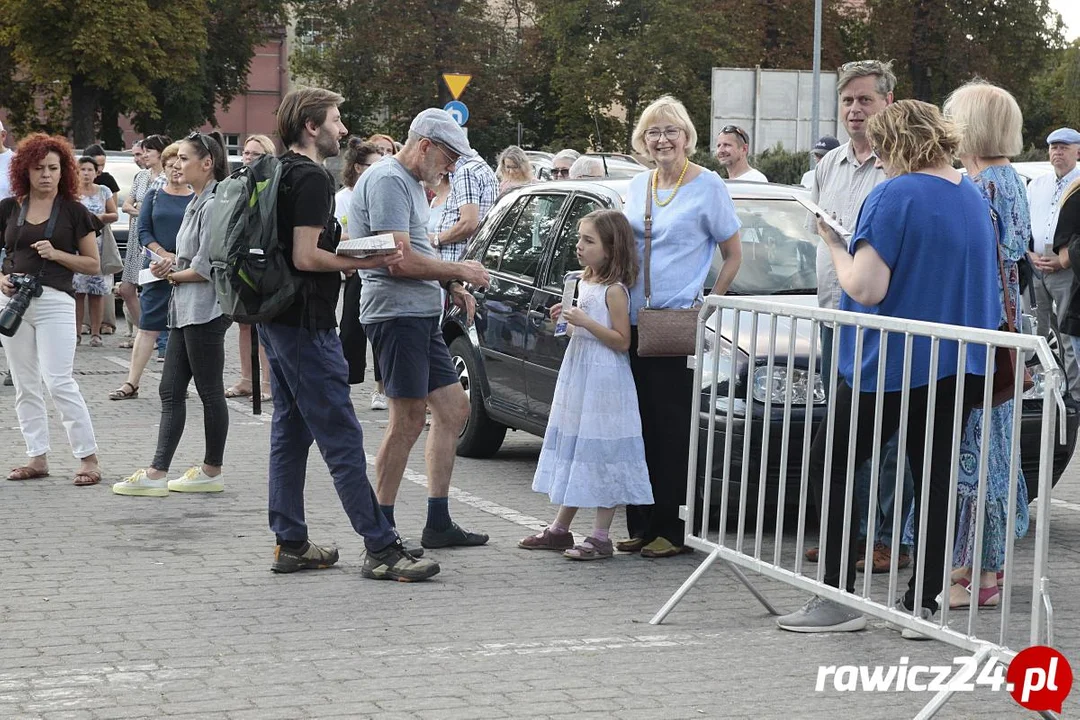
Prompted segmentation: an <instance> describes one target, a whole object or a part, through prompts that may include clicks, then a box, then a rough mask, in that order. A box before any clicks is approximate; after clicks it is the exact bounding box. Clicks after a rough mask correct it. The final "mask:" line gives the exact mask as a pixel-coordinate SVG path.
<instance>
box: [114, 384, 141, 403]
mask: <svg viewBox="0 0 1080 720" xmlns="http://www.w3.org/2000/svg"><path fill="white" fill-rule="evenodd" d="M124 388H131V391H130V392H129V391H127V390H125V389H124ZM138 397H139V388H138V387H136V386H134V385H132V384H131V383H129V382H125V383H124V384H123V385H121V386H120V387H118V388H116V389H115V390H113V391H112V392H111V393H109V399H110V400H135V399H137V398H138Z"/></svg>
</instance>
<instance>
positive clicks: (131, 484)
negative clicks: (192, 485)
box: [112, 470, 169, 497]
mask: <svg viewBox="0 0 1080 720" xmlns="http://www.w3.org/2000/svg"><path fill="white" fill-rule="evenodd" d="M112 491H113V492H114V493H116V494H117V495H133V496H135V497H165V496H166V495H168V494H169V481H168V479H166V478H164V477H162V478H160V479H158V480H153V479H151V478H150V477H148V476H147V474H146V470H136V471H135V474H134V475H132V476H131V477H128V478H125V479H124V480H121V481H120V482H118V483H113V486H112Z"/></svg>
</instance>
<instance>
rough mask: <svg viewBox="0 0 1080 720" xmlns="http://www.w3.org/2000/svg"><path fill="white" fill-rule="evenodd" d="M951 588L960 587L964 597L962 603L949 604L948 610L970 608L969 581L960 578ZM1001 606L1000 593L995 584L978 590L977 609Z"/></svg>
mask: <svg viewBox="0 0 1080 720" xmlns="http://www.w3.org/2000/svg"><path fill="white" fill-rule="evenodd" d="M953 587H960V588H963V589H964V590H965V591H966V597H965V598H964V600H963V601H962V602H956V603H954V602H950V603H949V607H950V608H966V607H970V606H971V581H970V580H968V579H967V578H960V579H959V580H957V581H956V582H955V583H953ZM1000 604H1001V591H1000V590H999V589H998V587H997V584H996V583H995V584H994V586H993V587H981V588H979V607H997V606H998V605H1000Z"/></svg>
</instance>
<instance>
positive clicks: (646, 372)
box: [616, 96, 742, 557]
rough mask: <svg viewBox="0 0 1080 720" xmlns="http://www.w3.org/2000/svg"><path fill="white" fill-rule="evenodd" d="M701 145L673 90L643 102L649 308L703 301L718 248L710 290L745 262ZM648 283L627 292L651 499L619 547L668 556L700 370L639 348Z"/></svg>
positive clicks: (635, 512)
mask: <svg viewBox="0 0 1080 720" xmlns="http://www.w3.org/2000/svg"><path fill="white" fill-rule="evenodd" d="M696 143H697V131H696V130H695V129H694V125H693V123H691V122H690V116H689V115H688V114H687V112H686V108H685V107H683V105H682V103H680V102H679V101H677V100H675V99H674V98H671V97H668V96H664V97H662V98H660V99H659V100H657V101H656V102H654V103H652V104H651V105H649V106H648V107H647V108H645V111H644V112H643V113H642V114H641V119H640V120H638V124H637V127H636V128H634V136H633V144H634V149H635V150H637V151H638V152H639V153H641V154H643V155H647V156H648V157H649V158H650V159H652V161H653V162H655V163H656V169H655V170H653V171H651V172H643V173H641V174H640V175H638V176H637V177H635V178H634V179H633V180H631V181H630V190H629V192H628V193H627V198H626V210H625V212H626V216H627V218H628V219H629V220H630V226H631V227H632V228H633V230H634V237H635V240H636V241H637V251H638V263H639V265H640V266H641V267H644V256H645V199H646V197H647V196H648V194H650V193H651V194H652V254H651V263H650V264H651V270H650V283H651V287H652V297H651V298H650V300H649V304H650V307H653V308H688V307H692V306H693V305H694V304H695V303H696V302H698V301H699V300H700V299H701V297H702V294H703V293H702V291H703V289H704V287H703V286H704V284H705V277H706V275H707V274H708V272H709V268H710V266H711V265H712V260H713V255H714V254H715V252H716V249H717V247H719V248H720V253H721V255H722V256H723V258H724V265H723V268H722V269H721V271H720V274H719V275H718V277H717V278H716V283H715V284H714V285H713V288H712V292H713V293H714V294H723V293H725V292H727V289H728V286H729V285H730V284H731V281H732V280H733V279H734V278H735V273H737V272H738V270H739V264H740V263H741V262H742V248H741V245H740V244H739V220H738V217H736V215H735V205H734V204H733V203H732V202H731V196H730V195H729V194H728V191H727V186H726V185H725V184H724V181H723V180H722V179H721V178H720V176H719V175H717V174H716V173H714V172H710V171H708V170H706V169H705V168H703V167H701V166H700V165H695V164H694V163H692V162H690V160H689V156H690V155H691V154H692V153H693V152H694V145H695V144H696ZM644 288H645V280H644V273H639V274H638V279H637V283H636V284H635V285H634V287H633V288H632V289H631V291H630V324H631V328H630V369H631V371H632V372H633V375H634V383H635V385H636V386H637V395H638V407H639V409H640V412H641V434H642V437H643V438H644V440H645V461H646V463H647V464H648V466H649V480H650V482H651V483H652V489H653V498H654V502H655V504H654V505H651V506H637V505H631V506H628V507H627V508H626V525H627V529H628V530H629V531H630V539H629V540H622V541H620V542H619V543H618V544H617V545H616V547H617V548H618V549H619V550H622V551H624V552H640V553H641V554H642V555H643V556H645V557H671V556H673V555H678V554H679V553H680V552H682V549H683V547H682V546H683V538H684V529H683V521H682V520H681V519H680V518H679V506H680V505H682V504H683V503H684V502H685V500H686V473H687V465H688V463H689V458H690V432H691V428H690V424H689V423H690V408H691V406H692V404H693V402H694V395H695V393H694V387H693V385H694V374H693V372H692V371H690V370H688V369H687V367H686V358H684V357H640V356H639V355H638V353H637V347H638V333H637V312H638V309H639V308H641V307H642V306H643V305H644V304H645V289H644Z"/></svg>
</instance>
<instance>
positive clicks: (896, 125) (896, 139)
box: [866, 100, 960, 173]
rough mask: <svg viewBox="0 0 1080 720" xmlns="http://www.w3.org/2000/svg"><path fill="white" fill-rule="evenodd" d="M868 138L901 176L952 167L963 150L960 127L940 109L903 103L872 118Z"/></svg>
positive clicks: (926, 105) (917, 103)
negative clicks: (935, 168)
mask: <svg viewBox="0 0 1080 720" xmlns="http://www.w3.org/2000/svg"><path fill="white" fill-rule="evenodd" d="M866 138H867V140H869V141H870V146H871V147H872V148H873V149H874V152H875V153H876V154H877V156H878V157H879V158H880V159H881V161H882V162H883V163H885V164H886V165H888V166H889V167H890V168H892V169H893V170H895V171H897V172H898V173H910V172H916V171H918V170H922V169H924V168H928V167H935V166H938V165H942V164H951V163H952V160H953V158H954V157H956V153H957V149H958V148H959V147H960V132H959V131H958V130H957V129H956V125H955V124H954V123H953V122H952V121H951V120H949V119H948V118H946V117H945V116H944V115H942V114H941V111H940V110H938V108H937V105H931V104H930V103H926V102H923V101H921V100H899V101H897V102H894V103H893V104H892V105H889V106H888V107H886V108H885V109H884V110H882V111H881V112H879V113H877V114H875V115H873V116H871V118H870V119H869V120H868V121H867V123H866Z"/></svg>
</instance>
